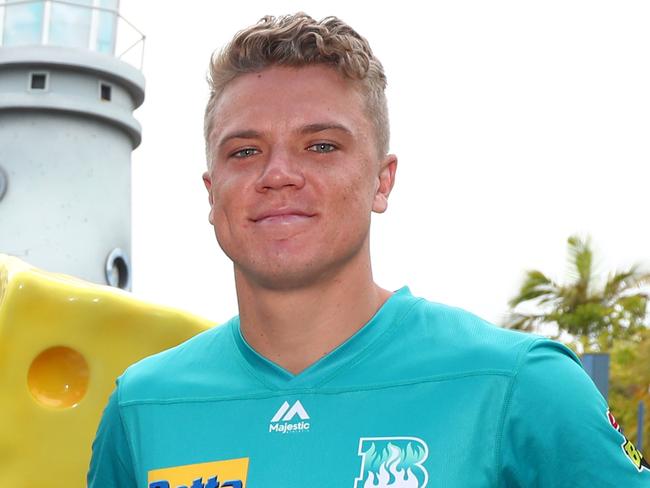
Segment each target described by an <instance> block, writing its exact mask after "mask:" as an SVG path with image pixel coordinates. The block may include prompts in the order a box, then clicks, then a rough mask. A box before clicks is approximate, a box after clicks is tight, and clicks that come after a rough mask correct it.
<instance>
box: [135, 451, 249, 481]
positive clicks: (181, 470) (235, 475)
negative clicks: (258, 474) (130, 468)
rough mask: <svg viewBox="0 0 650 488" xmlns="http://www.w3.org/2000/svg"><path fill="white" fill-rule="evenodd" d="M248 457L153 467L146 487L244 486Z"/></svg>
mask: <svg viewBox="0 0 650 488" xmlns="http://www.w3.org/2000/svg"><path fill="white" fill-rule="evenodd" d="M247 475H248V458H239V459H228V460H226V461H214V462H209V463H201V464H187V465H185V466H174V467H171V468H163V469H154V470H151V471H149V473H148V480H147V483H148V485H147V486H148V488H246V477H247Z"/></svg>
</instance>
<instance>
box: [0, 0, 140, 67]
mask: <svg viewBox="0 0 650 488" xmlns="http://www.w3.org/2000/svg"><path fill="white" fill-rule="evenodd" d="M32 3H42V4H46V3H50V4H54V3H56V4H60V5H68V6H71V7H77V8H83V9H87V10H91V11H100V12H107V13H110V14H113V15H115V17H116V20H117V19H120V20H122V21H124V22H125V23H126V24H127V25H128V26H129V27H130V28H131V29H133V30H134V31H135V32H136V33H137V34H138V35H139V36H140V38H139V39H138V40H137V41H135V42H134V43H132V44H131V45H130V46H129V47H127V48H126V49H125V50H123V51H122V52H121V53H120V54H118V55H115V57H116V58H117V59H122V57H123V56H124V55H125V54H126V53H127V52H129V51H130V50H131V49H133V48H134V47H135V46H137V45H138V44H140V43H142V51H141V53H140V66H139V69H140V70H142V66H143V65H144V45H145V40H146V37H147V36H146V35H145V34H143V33H142V32H141V31H140V29H138V28H137V27H136V26H135V25H133V23H131V22H130V21H129V20H128V19H127V18H126V17H124V16H123V15H122V14H120V12H119V10H118V9H113V8H108V7H100V6H94V5H84V4H79V3H75V2H70V1H67V0H14V1H5V2H0V11H2V9H3V8H4V7H10V6H15V5H25V4H32ZM1 20H3V18H2V16H0V21H1ZM44 28H45V26H42V29H44ZM3 29H4V26H3V25H2V23H1V22H0V47H2V45H3V43H2V32H3Z"/></svg>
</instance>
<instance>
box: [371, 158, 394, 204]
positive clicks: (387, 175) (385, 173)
mask: <svg viewBox="0 0 650 488" xmlns="http://www.w3.org/2000/svg"><path fill="white" fill-rule="evenodd" d="M396 171H397V156H395V155H394V154H388V155H387V156H386V157H385V158H384V159H383V160H382V161H381V166H380V169H379V175H378V177H377V178H378V184H377V190H376V191H375V200H374V201H373V202H372V211H373V212H376V213H384V212H385V211H386V208H388V195H390V192H391V190H392V189H393V185H395V172H396Z"/></svg>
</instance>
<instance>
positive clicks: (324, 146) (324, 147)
mask: <svg viewBox="0 0 650 488" xmlns="http://www.w3.org/2000/svg"><path fill="white" fill-rule="evenodd" d="M335 149H336V146H335V145H334V144H330V143H329V142H319V143H318V144H313V145H311V146H309V147H308V148H307V150H308V151H313V152H317V153H328V152H332V151H334V150H335Z"/></svg>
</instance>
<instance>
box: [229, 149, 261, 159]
mask: <svg viewBox="0 0 650 488" xmlns="http://www.w3.org/2000/svg"><path fill="white" fill-rule="evenodd" d="M258 152H259V151H258V150H257V149H255V148H252V147H247V148H245V149H240V150H239V151H236V152H234V153H233V154H232V155H233V157H235V158H248V157H250V156H253V155H254V154H257V153H258Z"/></svg>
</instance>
